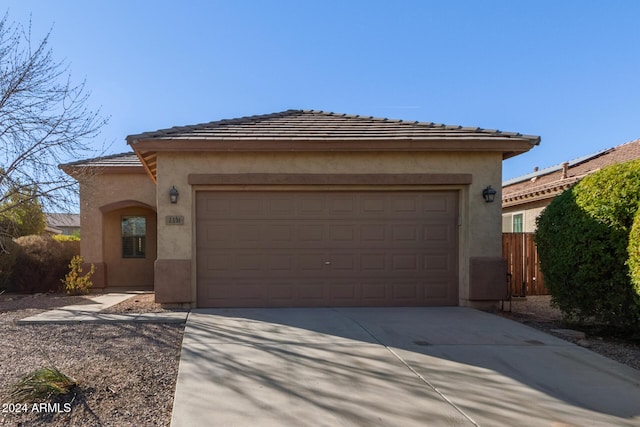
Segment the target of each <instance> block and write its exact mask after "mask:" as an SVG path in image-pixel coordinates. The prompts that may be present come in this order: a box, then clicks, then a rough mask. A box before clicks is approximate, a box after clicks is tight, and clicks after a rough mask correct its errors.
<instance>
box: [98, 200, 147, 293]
mask: <svg viewBox="0 0 640 427" xmlns="http://www.w3.org/2000/svg"><path fill="white" fill-rule="evenodd" d="M100 210H101V211H102V215H103V218H102V226H103V254H104V263H105V267H106V286H107V287H109V288H135V289H153V283H154V263H155V260H156V257H157V215H156V211H155V209H154V208H153V207H152V206H150V205H147V204H145V203H141V202H137V201H135V200H125V201H121V202H116V203H111V204H109V205H106V206H103V207H101V208H100Z"/></svg>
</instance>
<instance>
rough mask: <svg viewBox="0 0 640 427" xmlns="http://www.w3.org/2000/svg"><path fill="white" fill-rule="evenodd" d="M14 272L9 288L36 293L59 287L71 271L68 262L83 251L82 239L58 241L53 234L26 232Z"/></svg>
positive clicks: (21, 238)
mask: <svg viewBox="0 0 640 427" xmlns="http://www.w3.org/2000/svg"><path fill="white" fill-rule="evenodd" d="M15 243H16V244H17V245H19V246H20V250H19V251H18V255H17V258H16V263H15V266H14V267H13V272H12V275H11V284H10V286H9V290H10V291H14V292H24V293H34V292H48V291H58V290H60V289H61V288H62V282H61V280H62V279H64V276H65V274H66V273H67V272H68V271H69V262H70V261H71V259H72V258H73V257H74V256H75V255H78V254H79V253H80V243H79V242H58V241H57V240H54V239H53V238H52V237H51V236H45V235H41V236H24V237H20V238H18V239H15Z"/></svg>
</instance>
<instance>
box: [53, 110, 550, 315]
mask: <svg viewBox="0 0 640 427" xmlns="http://www.w3.org/2000/svg"><path fill="white" fill-rule="evenodd" d="M539 141H540V138H539V137H537V136H527V135H521V134H519V133H511V132H500V131H497V130H486V129H480V128H476V127H472V128H466V127H461V126H446V125H441V124H434V123H423V122H413V121H402V120H389V119H381V118H373V117H362V116H355V115H345V114H336V113H328V112H322V111H313V110H288V111H284V112H281V113H275V114H267V115H259V116H251V117H242V118H238V119H232V120H220V121H215V122H211V123H205V124H199V125H194V126H183V127H174V128H170V129H163V130H158V131H154V132H145V133H141V134H138V135H130V136H128V137H127V142H128V144H129V145H130V146H131V148H132V150H133V152H132V153H124V154H119V155H113V156H108V157H103V158H98V159H90V160H84V161H79V162H75V163H70V164H66V165H63V166H62V168H63V169H64V170H65V171H66V172H67V173H69V174H70V175H72V176H75V177H77V179H78V180H79V181H80V203H81V207H80V215H81V226H82V241H81V252H82V255H83V256H84V259H85V261H86V262H87V263H92V264H94V265H95V266H96V274H95V276H94V283H95V284H96V286H99V287H109V288H118V287H140V286H148V287H153V288H154V289H155V293H156V300H157V301H158V302H160V303H163V304H177V305H182V306H190V307H233V306H236V307H267V306H414V305H415V306H417V305H420V306H423V305H479V304H487V303H492V302H495V301H496V300H499V299H502V298H504V296H505V292H506V291H505V275H506V267H505V263H504V260H503V259H502V256H501V249H502V248H501V239H500V235H501V223H500V218H501V215H500V212H501V211H500V210H501V206H500V203H499V202H498V201H499V200H500V194H499V193H500V182H501V173H502V161H503V160H504V159H506V158H509V157H512V156H515V155H518V154H520V153H524V152H526V151H528V150H529V149H531V148H532V147H533V146H535V145H537V144H538V143H539ZM489 186H493V187H494V188H496V189H497V192H498V194H497V200H496V203H488V202H487V201H485V197H483V192H484V193H486V191H484V190H486V189H487V187H489Z"/></svg>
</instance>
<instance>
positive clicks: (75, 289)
mask: <svg viewBox="0 0 640 427" xmlns="http://www.w3.org/2000/svg"><path fill="white" fill-rule="evenodd" d="M82 261H83V260H82V257H81V256H80V255H76V256H74V257H73V258H71V263H70V264H69V272H68V273H67V275H66V276H65V278H64V280H62V283H63V284H64V290H65V292H66V293H67V294H69V295H86V294H88V293H89V288H90V287H92V286H93V283H92V282H91V276H92V275H93V273H95V271H96V267H95V266H94V265H93V264H91V269H90V270H89V271H88V272H87V273H86V274H85V275H83V274H82Z"/></svg>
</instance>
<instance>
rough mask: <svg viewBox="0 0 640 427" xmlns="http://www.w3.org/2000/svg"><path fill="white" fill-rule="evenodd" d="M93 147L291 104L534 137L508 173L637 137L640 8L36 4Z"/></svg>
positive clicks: (338, 1) (16, 2)
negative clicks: (80, 96) (78, 95)
mask: <svg viewBox="0 0 640 427" xmlns="http://www.w3.org/2000/svg"><path fill="white" fill-rule="evenodd" d="M3 5H4V7H5V8H8V10H9V19H10V20H11V21H17V22H21V23H27V22H28V20H29V14H32V27H33V34H34V35H35V36H38V37H41V36H42V35H43V34H45V33H46V32H47V30H49V29H50V28H51V27H52V26H53V33H52V36H51V40H50V43H51V47H52V48H53V52H54V55H55V57H56V58H57V59H66V60H67V61H69V62H70V64H71V71H72V76H73V78H74V79H75V80H78V81H79V80H82V79H84V78H86V79H87V87H88V88H89V89H90V90H91V92H92V97H91V103H92V106H93V107H94V108H95V107H101V108H102V111H103V113H104V114H106V115H110V116H111V120H110V123H109V125H108V126H107V127H106V128H105V129H104V132H103V134H102V135H101V138H102V140H100V141H96V146H100V145H101V144H102V142H103V141H105V142H107V143H113V144H112V145H111V146H110V148H109V152H112V153H116V152H123V151H128V149H129V148H128V146H127V145H126V144H125V142H124V138H125V137H126V136H127V135H129V134H135V133H140V132H144V131H149V130H155V129H159V128H166V127H171V126H176V125H186V124H195V123H202V122H208V121H212V120H219V119H223V118H233V117H240V116H245V115H253V114H266V113H272V112H277V111H282V110H287V109H290V108H302V109H316V110H325V111H334V112H340V113H349V114H360V115H366V116H376V117H389V118H396V119H406V120H420V121H433V122H438V123H446V124H456V125H464V126H479V127H483V128H488V129H500V130H504V131H515V132H521V133H525V134H533V135H540V136H541V137H542V143H541V145H540V146H539V147H536V148H534V149H533V150H531V151H530V152H529V153H526V154H523V155H520V156H517V157H515V158H513V159H510V160H507V161H505V162H504V164H503V178H504V179H508V178H512V177H515V176H519V175H523V174H526V173H529V172H531V171H532V170H533V167H534V166H539V167H541V168H542V167H546V166H551V165H554V164H557V163H561V162H563V161H566V160H570V159H574V158H577V157H581V156H583V155H585V154H590V153H593V152H596V151H599V150H601V149H604V148H608V147H613V146H616V145H619V144H622V143H625V142H628V141H630V140H633V139H636V138H640V26H639V24H638V22H639V21H640V2H638V1H635V0H628V1H622V0H608V1H604V0H603V1H590V0H580V1H577V0H576V1H571V0H552V1H546V0H536V1H497V0H486V1H473V0H468V1H455V0H447V1H444V0H443V1H428V0H423V1H402V0H399V1H390V0H389V1H376V0H367V1H364V0H363V1H358V0H323V1H300V0H298V1H293V0H291V1H286V0H273V1H269V0H254V1H248V0H244V1H243V0H229V1H189V0H183V1H182V2H178V1H131V0H128V1H120V0H112V1H103V2H94V1H86V0H84V1H34V0H8V1H7V0H5V1H4V2H3Z"/></svg>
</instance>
